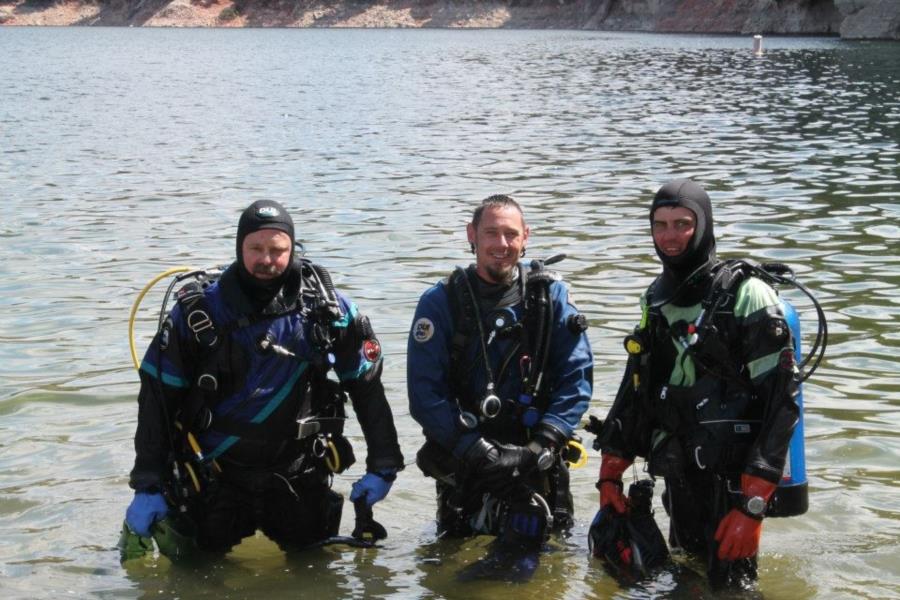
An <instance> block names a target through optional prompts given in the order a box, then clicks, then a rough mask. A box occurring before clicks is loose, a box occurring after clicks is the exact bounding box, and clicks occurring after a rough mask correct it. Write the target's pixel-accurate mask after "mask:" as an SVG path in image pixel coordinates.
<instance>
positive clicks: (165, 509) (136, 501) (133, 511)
mask: <svg viewBox="0 0 900 600" xmlns="http://www.w3.org/2000/svg"><path fill="white" fill-rule="evenodd" d="M167 514H169V506H168V504H166V499H165V498H163V495H162V494H160V493H148V492H135V493H134V498H133V499H132V500H131V504H129V505H128V510H126V511H125V522H126V523H127V524H128V526H129V527H130V528H131V530H132V531H134V532H135V533H136V534H138V535H139V536H141V537H150V527H151V526H152V525H153V524H154V523H155V522H156V521H158V520H160V519H162V518H163V517H165V516H166V515H167Z"/></svg>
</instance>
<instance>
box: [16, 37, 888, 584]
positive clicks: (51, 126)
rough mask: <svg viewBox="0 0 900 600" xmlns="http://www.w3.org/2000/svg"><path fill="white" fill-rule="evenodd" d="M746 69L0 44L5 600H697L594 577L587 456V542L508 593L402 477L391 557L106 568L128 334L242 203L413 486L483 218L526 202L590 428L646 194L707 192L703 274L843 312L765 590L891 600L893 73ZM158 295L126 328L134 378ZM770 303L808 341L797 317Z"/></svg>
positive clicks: (50, 41) (832, 316)
mask: <svg viewBox="0 0 900 600" xmlns="http://www.w3.org/2000/svg"><path fill="white" fill-rule="evenodd" d="M764 45H765V53H764V55H763V56H761V57H756V56H754V55H753V54H752V53H751V40H750V39H749V38H746V37H695V36H655V35H630V34H611V33H598V32H565V31H556V32H540V31H518V32H516V31H421V30H418V31H366V30H351V31H322V30H237V31H225V30H143V29H80V28H78V29H75V28H73V29H12V28H0V74H2V77H0V195H2V198H3V204H2V206H3V216H2V219H0V290H2V293H0V419H2V427H0V574H2V579H0V592H2V595H3V597H4V598H59V597H62V596H67V597H103V598H123V597H125V598H128V597H131V598H137V597H148V598H149V597H152V598H169V597H179V598H195V597H222V598H257V597H263V596H269V597H299V596H304V597H315V595H319V596H321V597H324V598H332V597H353V598H363V597H397V598H408V597H425V598H454V597H466V598H479V597H485V598H516V599H517V600H521V599H523V598H541V599H546V598H606V597H611V596H615V597H620V598H624V597H629V598H642V597H682V598H695V597H702V596H707V597H709V596H710V595H711V594H710V592H709V591H708V590H707V589H706V587H705V585H704V583H703V579H702V577H701V576H699V575H696V574H692V573H691V571H690V570H689V569H686V570H683V571H667V572H663V573H661V574H659V575H658V576H656V577H655V578H653V579H652V580H650V581H648V582H646V583H644V584H642V585H639V586H635V587H633V588H628V589H622V588H619V586H618V585H617V584H616V583H615V581H613V580H612V579H611V578H610V577H608V576H607V575H606V574H605V573H604V572H603V570H602V568H601V567H600V566H599V565H598V564H597V563H596V562H595V561H591V560H589V558H588V556H587V543H586V531H587V527H588V524H589V523H590V520H591V518H592V517H593V514H594V512H595V510H596V491H595V490H594V488H593V482H594V481H595V480H596V473H597V468H598V466H599V456H598V455H597V454H596V453H592V457H591V462H590V463H589V465H588V467H587V468H585V469H582V470H579V471H575V472H574V473H573V491H574V494H575V501H576V509H577V526H576V527H575V529H574V530H573V532H572V536H571V537H569V538H568V539H567V540H562V541H560V540H557V541H556V543H555V548H554V550H553V551H552V552H549V553H547V554H545V555H543V556H542V557H541V562H540V566H539V567H538V569H537V571H536V573H535V575H534V578H533V579H532V580H531V581H530V582H528V583H524V584H517V585H510V584H507V583H502V582H497V583H484V582H482V583H460V582H458V581H457V580H456V573H457V572H458V571H459V569H460V568H462V567H463V566H464V565H466V564H468V563H470V562H472V561H473V560H475V559H477V558H478V557H480V556H482V555H483V554H484V552H485V546H486V544H487V542H488V540H486V539H475V540H468V541H465V542H462V543H451V542H448V543H443V542H436V541H435V533H434V525H433V524H432V519H433V514H434V500H433V488H432V481H431V480H427V479H425V478H424V477H423V476H422V475H421V473H420V472H419V471H418V469H417V468H416V467H415V465H413V464H410V465H409V467H408V468H407V469H406V470H405V471H404V472H403V473H402V474H401V476H400V477H399V479H398V481H397V483H396V484H395V486H394V490H393V492H392V493H391V495H390V496H389V498H388V499H387V500H386V501H385V502H384V503H382V504H379V505H378V506H377V507H376V511H375V512H376V518H378V519H379V520H380V521H382V522H383V523H384V524H385V525H386V526H387V528H388V531H389V533H390V537H389V538H388V540H386V541H385V542H384V545H383V547H382V548H381V549H378V550H351V549H347V548H345V547H331V548H329V549H326V550H322V551H320V552H312V553H310V554H309V555H305V556H302V557H299V558H292V559H289V560H288V559H285V558H284V557H283V556H282V555H281V553H280V552H278V550H277V549H276V547H275V546H274V545H272V544H271V543H269V542H267V541H266V540H265V539H263V538H257V539H251V540H248V541H247V542H245V543H244V544H242V545H241V546H239V547H238V549H237V550H236V551H235V553H234V554H232V555H231V556H230V557H229V558H228V559H227V560H226V561H225V562H223V563H221V564H219V565H216V566H215V567H214V568H211V569H208V570H204V571H199V572H193V571H190V570H187V569H182V568H176V567H173V566H171V565H170V564H169V563H168V561H167V560H166V559H159V558H149V559H147V560H144V561H137V562H136V563H134V564H130V565H128V567H127V568H123V567H121V566H120V565H119V563H118V554H117V552H116V550H115V549H114V545H115V542H116V539H117V535H118V530H119V527H120V525H121V522H122V518H123V515H124V510H125V507H126V506H127V505H128V502H129V500H130V497H131V492H130V490H129V489H128V488H127V474H128V471H129V470H130V467H131V462H132V460H133V451H132V436H133V432H134V426H135V413H136V402H135V396H136V392H137V376H136V373H135V371H134V369H133V366H132V364H131V358H130V354H129V343H128V319H129V310H130V307H131V305H132V302H133V301H134V300H135V298H136V296H137V294H138V292H139V291H140V290H141V289H142V287H143V286H144V285H145V283H147V282H148V281H149V280H150V279H151V278H153V277H154V276H155V275H157V274H158V273H160V272H162V271H164V270H166V269H168V268H170V267H175V266H187V265H191V266H198V267H204V266H213V265H216V264H220V263H223V262H227V261H229V260H230V259H231V257H232V256H233V247H234V245H233V236H234V232H235V225H236V221H237V215H238V213H239V211H240V210H241V209H242V208H243V207H244V206H246V205H247V204H248V203H249V202H250V201H252V200H255V199H259V198H271V199H275V200H278V201H281V202H282V203H284V204H286V205H287V206H289V207H291V209H292V210H293V213H294V216H295V220H296V222H297V231H298V235H299V236H300V237H301V238H302V240H303V241H304V243H305V245H306V249H307V251H308V254H309V256H311V257H313V258H314V259H315V260H317V261H318V262H321V263H322V264H324V265H325V266H327V267H328V268H329V269H330V270H331V272H332V274H333V276H334V279H335V282H336V284H337V285H338V286H339V287H340V288H342V289H343V290H345V291H346V292H347V293H348V294H350V295H351V296H352V297H353V298H354V299H355V300H356V301H357V302H358V304H359V305H360V306H361V307H362V309H363V310H364V311H365V312H367V313H369V314H370V315H371V316H372V320H373V323H374V326H375V328H376V331H377V332H378V333H379V337H380V339H381V341H382V343H383V346H384V348H385V352H386V370H385V384H386V387H387V391H388V397H389V399H390V401H391V404H392V406H393V409H394V414H395V419H396V422H397V426H398V429H399V432H400V435H401V445H402V448H403V450H404V453H405V455H406V458H407V461H408V462H409V463H411V461H412V460H413V458H414V456H415V451H416V449H417V448H418V446H419V445H420V443H421V435H420V428H419V427H418V426H417V425H416V424H415V423H414V422H413V420H412V419H411V417H410V416H409V411H408V409H407V400H406V393H405V344H406V336H407V331H408V327H409V324H410V321H411V317H412V314H413V310H414V307H415V303H416V301H417V299H418V296H419V294H420V293H421V292H422V291H423V290H424V289H425V288H426V287H427V286H428V285H430V284H431V283H433V282H434V281H436V280H437V279H439V278H440V277H442V276H443V275H445V274H446V273H448V272H449V271H450V270H451V269H452V267H453V266H454V265H456V264H465V263H467V262H468V261H469V259H470V255H468V254H467V244H466V238H465V228H464V225H465V222H466V220H467V218H468V215H469V213H470V211H471V209H472V208H473V207H474V205H475V203H476V202H478V201H479V200H480V199H481V198H483V197H485V196H487V195H489V194H493V193H511V194H513V195H515V196H516V197H517V198H519V199H520V200H521V201H522V202H523V203H524V205H525V207H526V214H527V217H528V219H529V223H530V225H531V227H532V243H531V245H530V246H529V254H530V256H533V257H542V256H544V257H546V256H549V255H551V254H554V253H557V252H565V253H567V254H568V255H569V258H567V259H566V260H565V261H563V262H562V263H560V264H559V265H558V267H559V270H560V271H561V272H563V273H564V274H565V275H566V277H567V279H568V281H569V282H570V283H571V284H572V286H573V289H574V294H575V297H576V299H577V300H578V301H579V303H580V306H581V308H582V309H583V310H584V311H585V312H586V313H587V315H588V316H589V318H590V324H591V329H590V330H589V334H590V339H591V342H592V344H593V346H594V350H595V353H596V357H597V364H596V370H595V378H596V381H595V393H594V400H593V403H592V407H591V410H590V412H591V413H592V414H596V415H598V416H603V415H604V414H605V412H606V410H607V408H608V406H609V403H610V401H611V399H612V395H613V393H614V391H615V388H616V386H617V384H618V381H619V379H620V376H621V369H622V367H623V359H624V356H623V351H622V349H621V348H622V347H621V338H622V336H623V334H624V333H625V332H627V331H629V330H630V328H631V327H632V326H633V325H634V323H635V322H636V320H637V318H638V317H639V313H638V309H637V300H638V297H639V294H640V292H641V290H642V289H643V288H644V287H645V286H646V285H647V284H648V283H649V281H650V280H651V278H652V277H653V275H654V274H655V273H656V271H657V268H658V267H657V262H656V259H655V255H654V254H653V252H652V247H651V245H650V241H649V236H648V227H647V220H646V211H647V207H648V203H649V199H650V197H651V195H652V193H653V192H654V191H655V190H656V188H658V187H659V186H660V185H661V184H662V183H663V182H664V181H666V180H667V179H670V178H672V177H675V176H690V177H694V178H696V179H698V180H699V181H701V182H702V183H703V184H704V185H705V186H706V187H707V189H708V190H709V191H710V194H711V196H712V199H713V205H714V210H715V214H716V229H717V234H718V236H719V248H720V254H721V255H722V256H725V257H737V256H748V257H751V258H754V259H756V260H759V261H763V260H779V261H784V262H787V263H789V264H790V265H792V266H793V267H794V268H795V270H796V272H797V273H798V275H799V277H800V278H801V280H802V281H803V282H805V283H806V285H807V286H808V287H810V288H811V289H812V290H813V291H814V292H815V293H816V295H817V296H818V298H819V300H820V301H821V303H822V305H823V307H824V309H825V311H826V313H827V315H828V322H829V327H830V334H831V335H830V340H829V346H828V353H827V357H826V359H825V361H824V362H823V364H822V366H821V368H820V369H819V371H818V372H817V373H816V374H815V376H814V377H813V378H812V379H811V380H810V381H809V382H807V384H806V386H805V397H806V443H807V467H808V474H809V483H810V511H809V513H807V514H806V515H804V516H802V517H798V518H792V519H781V520H776V519H773V520H770V521H767V522H766V526H765V534H764V536H763V543H762V548H761V553H762V554H761V560H760V562H761V574H760V583H759V591H758V594H759V595H762V596H764V597H767V598H791V599H796V598H819V597H851V596H852V597H870V598H886V597H900V567H898V565H900V562H898V558H897V556H898V555H900V488H898V479H900V466H898V465H900V434H898V430H900V375H898V369H900V353H898V348H900V333H898V332H900V301H898V292H897V290H898V285H900V258H898V250H900V243H898V242H900V199H898V196H900V183H898V170H900V169H898V159H900V45H898V44H882V43H850V42H842V41H839V40H837V39H818V38H779V39H776V38H772V39H769V38H767V39H766V40H765V43H764ZM161 296H162V286H157V287H156V288H154V290H153V291H152V292H151V293H150V294H149V295H148V297H147V298H146V299H145V301H144V303H143V304H142V305H141V310H140V312H139V313H138V319H137V327H136V329H137V345H138V348H139V350H138V351H139V353H142V352H143V348H144V346H145V345H146V343H147V341H148V340H149V338H150V336H151V335H152V333H153V331H154V328H155V324H156V318H157V311H158V307H159V303H160V300H161ZM787 296H788V297H789V298H791V299H792V300H795V301H796V304H797V306H798V308H800V310H801V318H802V323H803V327H804V331H805V333H806V335H805V336H804V342H805V343H806V344H809V343H810V342H811V341H812V334H813V332H814V331H815V316H814V313H812V312H811V308H810V304H809V302H807V301H804V300H803V297H802V296H799V295H797V294H795V293H793V292H789V293H787ZM350 431H351V433H352V434H353V437H354V439H355V440H357V441H358V442H359V443H358V444H357V448H358V455H361V454H363V453H364V452H363V450H362V448H363V445H362V443H361V442H362V440H361V436H360V433H359V428H358V426H356V425H355V424H354V425H352V426H351V428H350ZM587 441H590V438H588V440H587ZM360 458H361V457H360ZM361 463H362V461H360V465H361ZM360 473H361V466H359V465H358V466H356V467H354V468H353V469H351V471H350V472H348V473H345V474H344V475H343V476H340V477H338V478H336V481H335V488H336V489H337V490H338V491H340V492H343V493H345V494H346V493H348V492H349V488H350V485H351V483H352V482H353V480H354V479H355V478H356V477H358V476H359V475H360ZM657 502H658V501H657ZM657 513H658V516H660V522H661V524H662V526H663V527H665V526H666V525H667V524H666V523H665V518H664V514H661V513H662V511H661V510H657ZM350 529H352V511H351V510H350V507H349V505H348V506H347V508H346V509H345V519H344V523H343V526H342V533H349V531H350Z"/></svg>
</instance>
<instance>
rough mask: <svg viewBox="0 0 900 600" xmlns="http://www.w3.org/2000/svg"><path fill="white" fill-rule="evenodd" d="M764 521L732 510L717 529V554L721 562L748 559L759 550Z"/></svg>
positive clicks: (734, 509)
mask: <svg viewBox="0 0 900 600" xmlns="http://www.w3.org/2000/svg"><path fill="white" fill-rule="evenodd" d="M761 535H762V521H761V520H759V519H754V518H753V517H748V516H747V515H745V514H744V513H742V512H741V511H739V510H738V509H736V508H732V509H731V510H730V511H729V512H728V514H727V515H725V517H724V518H723V519H722V520H721V521H720V522H719V527H718V529H716V541H717V542H719V551H718V553H717V555H718V557H719V558H720V559H721V560H738V559H740V558H748V557H750V556H753V555H754V554H756V552H757V551H758V550H759V538H760V536H761Z"/></svg>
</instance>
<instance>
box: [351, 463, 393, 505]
mask: <svg viewBox="0 0 900 600" xmlns="http://www.w3.org/2000/svg"><path fill="white" fill-rule="evenodd" d="M396 478H397V472H396V471H393V470H384V471H379V472H377V473H366V474H365V475H363V476H362V477H360V478H359V480H358V481H357V482H356V483H354V484H353V488H352V489H351V490H350V501H351V502H355V501H357V500H359V499H360V498H363V497H365V499H366V504H367V505H369V506H372V505H373V504H375V503H376V502H379V501H380V500H384V497H385V496H387V495H388V492H389V491H391V485H393V483H394V480H395V479H396Z"/></svg>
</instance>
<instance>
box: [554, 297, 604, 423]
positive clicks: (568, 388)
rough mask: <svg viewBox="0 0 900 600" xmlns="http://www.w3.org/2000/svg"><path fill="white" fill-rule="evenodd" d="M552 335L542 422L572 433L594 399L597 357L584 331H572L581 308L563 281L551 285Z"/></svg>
mask: <svg viewBox="0 0 900 600" xmlns="http://www.w3.org/2000/svg"><path fill="white" fill-rule="evenodd" d="M551 295H552V301H553V317H554V323H553V334H552V338H551V342H550V346H551V350H550V356H549V358H548V372H549V373H550V374H552V375H553V378H552V380H551V381H550V401H549V404H548V406H547V410H546V411H545V412H544V415H543V417H542V418H541V422H542V423H545V424H547V425H551V426H553V427H555V428H556V429H558V430H560V431H561V432H562V433H564V434H565V435H567V436H571V435H572V433H573V432H574V430H575V429H576V428H577V427H578V425H579V423H580V422H581V417H582V416H583V415H584V413H585V411H586V410H587V409H588V406H589V404H590V402H591V394H592V393H593V387H594V356H593V354H592V353H591V345H590V342H589V341H588V338H587V334H586V333H585V332H581V333H573V332H572V331H570V330H569V327H568V326H567V322H568V319H569V317H570V316H572V315H576V314H578V309H577V308H576V307H575V306H574V305H573V304H572V303H571V302H570V301H569V295H568V290H567V289H566V286H565V284H563V283H562V282H556V283H554V284H553V285H552V286H551Z"/></svg>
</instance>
